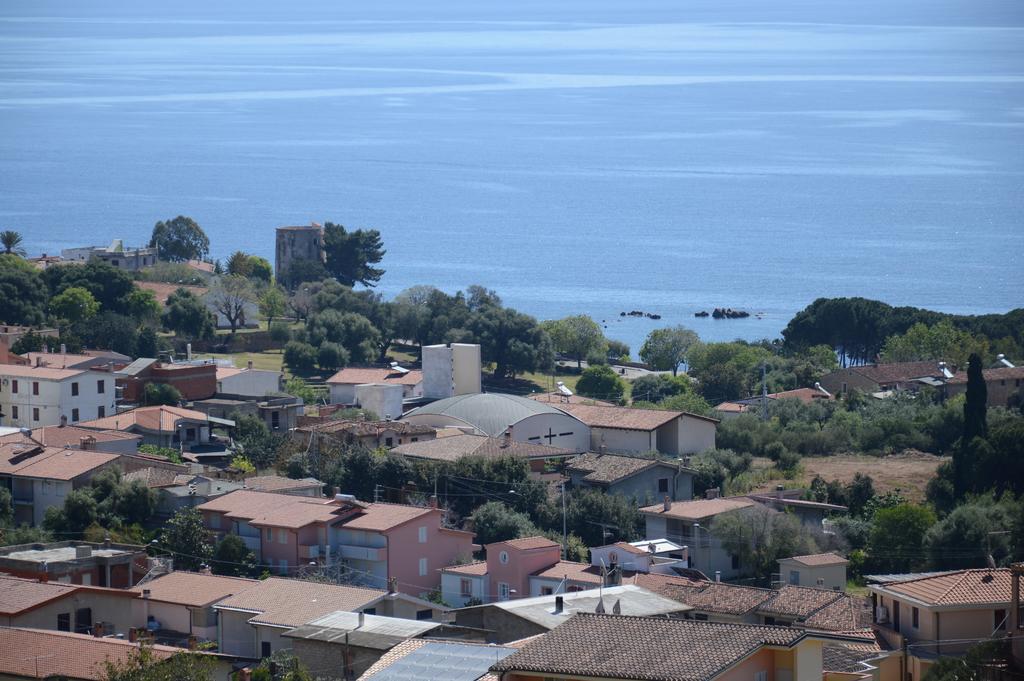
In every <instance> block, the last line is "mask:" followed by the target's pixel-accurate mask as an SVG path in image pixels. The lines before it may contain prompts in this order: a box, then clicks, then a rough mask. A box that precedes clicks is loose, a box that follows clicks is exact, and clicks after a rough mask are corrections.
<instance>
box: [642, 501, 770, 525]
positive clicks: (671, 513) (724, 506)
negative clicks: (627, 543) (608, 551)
mask: <svg viewBox="0 0 1024 681" xmlns="http://www.w3.org/2000/svg"><path fill="white" fill-rule="evenodd" d="M754 505H755V504H754V502H753V501H751V500H750V499H747V498H745V497H719V498H718V499H695V500H693V501H673V502H672V504H671V508H670V509H669V510H668V511H666V510H665V507H664V505H663V504H654V505H653V506H644V507H643V508H641V509H640V512H641V513H650V514H657V515H664V516H667V517H669V518H680V519H682V520H698V521H699V520H702V519H704V518H710V517H712V516H716V515H720V514H722V513H729V512H731V511H738V510H740V509H744V508H752V507H753V506H754Z"/></svg>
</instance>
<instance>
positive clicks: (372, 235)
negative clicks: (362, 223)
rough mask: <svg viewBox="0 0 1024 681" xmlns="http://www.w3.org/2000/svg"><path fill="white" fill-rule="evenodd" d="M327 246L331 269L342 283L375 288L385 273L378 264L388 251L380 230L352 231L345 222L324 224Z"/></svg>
mask: <svg viewBox="0 0 1024 681" xmlns="http://www.w3.org/2000/svg"><path fill="white" fill-rule="evenodd" d="M324 246H325V249H326V251H327V271H328V272H329V273H330V274H331V276H333V277H334V278H335V279H337V280H338V281H340V282H341V283H342V284H344V285H346V286H355V285H356V284H362V285H363V286H366V287H369V288H372V287H374V286H376V285H377V282H378V281H380V278H381V277H382V276H384V270H382V269H380V268H377V267H374V265H377V264H379V263H380V261H381V260H383V259H384V254H385V253H387V251H385V250H384V242H383V241H382V240H381V238H380V232H378V231H377V230H375V229H365V230H364V229H357V230H355V231H354V232H349V231H347V230H346V229H345V228H344V227H343V226H341V225H336V224H334V223H332V222H327V223H324Z"/></svg>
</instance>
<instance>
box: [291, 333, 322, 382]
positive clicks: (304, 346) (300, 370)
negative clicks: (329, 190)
mask: <svg viewBox="0 0 1024 681" xmlns="http://www.w3.org/2000/svg"><path fill="white" fill-rule="evenodd" d="M316 362H317V353H316V348H314V347H313V346H312V345H310V344H309V343H302V342H300V341H294V340H293V341H288V342H287V343H285V346H284V364H285V366H286V367H288V369H289V370H290V371H291V372H292V373H293V374H311V373H313V370H314V369H315V368H316Z"/></svg>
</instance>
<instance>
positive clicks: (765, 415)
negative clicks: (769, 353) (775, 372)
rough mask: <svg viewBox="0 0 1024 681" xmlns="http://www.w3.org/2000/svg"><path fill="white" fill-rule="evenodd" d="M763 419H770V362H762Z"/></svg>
mask: <svg viewBox="0 0 1024 681" xmlns="http://www.w3.org/2000/svg"><path fill="white" fill-rule="evenodd" d="M761 420H762V421H767V420H768V363H767V362H761Z"/></svg>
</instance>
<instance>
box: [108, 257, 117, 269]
mask: <svg viewBox="0 0 1024 681" xmlns="http://www.w3.org/2000/svg"><path fill="white" fill-rule="evenodd" d="M110 264H111V265H113V266H114V267H117V258H114V259H113V260H111V261H110Z"/></svg>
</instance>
